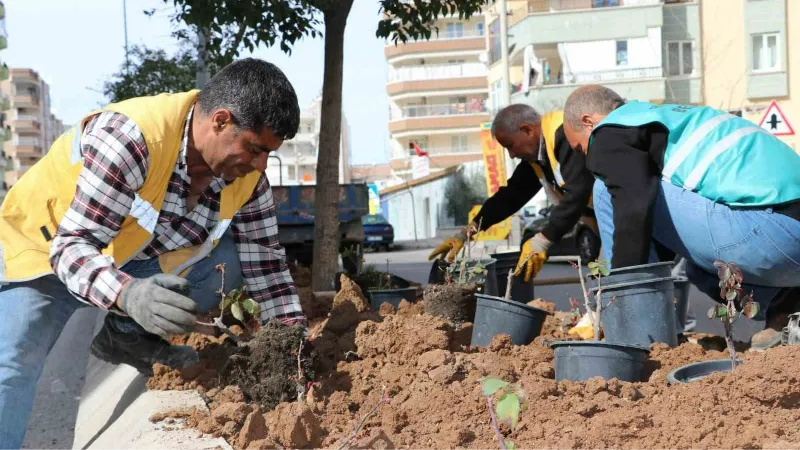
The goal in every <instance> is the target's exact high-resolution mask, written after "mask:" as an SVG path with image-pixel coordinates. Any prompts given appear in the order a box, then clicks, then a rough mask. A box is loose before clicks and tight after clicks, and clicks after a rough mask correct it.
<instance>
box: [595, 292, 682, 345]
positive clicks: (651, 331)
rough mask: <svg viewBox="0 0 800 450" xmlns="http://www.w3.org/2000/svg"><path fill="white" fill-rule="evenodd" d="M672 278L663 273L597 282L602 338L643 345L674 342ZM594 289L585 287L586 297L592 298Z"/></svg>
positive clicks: (676, 338)
mask: <svg viewBox="0 0 800 450" xmlns="http://www.w3.org/2000/svg"><path fill="white" fill-rule="evenodd" d="M674 279H675V277H666V278H655V279H649V280H641V281H629V282H627V283H618V284H612V285H606V284H601V288H602V290H603V293H602V300H601V301H602V304H603V310H602V312H601V313H600V321H601V323H602V326H603V335H604V336H605V339H606V341H607V342H613V343H617V344H629V345H637V346H640V347H646V348H649V347H650V344H652V343H654V342H663V343H665V344H667V345H669V346H670V347H675V346H677V345H678V331H677V327H676V326H675V299H674V292H675V289H674V287H673V280H674ZM597 289H598V288H596V287H594V288H592V289H589V296H590V298H592V299H593V298H595V293H596V292H597ZM590 306H591V305H590Z"/></svg>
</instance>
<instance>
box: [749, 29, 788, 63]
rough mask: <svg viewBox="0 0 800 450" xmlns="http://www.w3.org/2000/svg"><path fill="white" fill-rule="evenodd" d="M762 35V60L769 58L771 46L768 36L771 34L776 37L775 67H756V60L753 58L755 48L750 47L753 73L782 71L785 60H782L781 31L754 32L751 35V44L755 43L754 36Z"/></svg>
mask: <svg viewBox="0 0 800 450" xmlns="http://www.w3.org/2000/svg"><path fill="white" fill-rule="evenodd" d="M759 36H760V37H761V58H762V62H765V61H764V60H765V59H766V58H767V56H766V55H767V51H768V50H769V47H768V46H767V42H768V38H769V37H770V36H774V37H775V67H769V68H761V69H756V62H755V60H754V59H753V50H754V48H750V56H749V58H750V67H751V71H752V72H753V73H770V72H780V71H781V70H783V69H782V67H783V65H782V64H783V62H782V61H781V33H780V32H771V33H753V34H751V35H750V45H751V46H752V45H753V38H755V37H759Z"/></svg>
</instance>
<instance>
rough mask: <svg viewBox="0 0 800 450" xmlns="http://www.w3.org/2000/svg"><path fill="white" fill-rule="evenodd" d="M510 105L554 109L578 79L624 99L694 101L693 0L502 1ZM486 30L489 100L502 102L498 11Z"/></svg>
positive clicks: (698, 59)
mask: <svg viewBox="0 0 800 450" xmlns="http://www.w3.org/2000/svg"><path fill="white" fill-rule="evenodd" d="M506 5H507V6H506V9H507V11H508V14H509V15H508V48H509V56H508V57H509V66H510V84H511V86H510V87H509V89H510V90H511V103H526V104H529V105H532V106H533V107H535V108H537V110H539V111H540V112H543V113H544V112H548V111H552V110H555V109H561V108H563V106H564V103H565V102H566V99H567V97H568V96H569V94H570V93H571V92H572V91H573V90H575V89H576V88H577V87H578V86H580V85H583V84H602V85H605V86H607V87H609V88H611V89H614V90H615V91H616V92H618V93H619V94H620V95H622V96H623V97H625V98H630V99H638V100H644V101H651V102H656V103H660V102H677V103H693V104H699V103H702V101H703V97H702V89H701V79H702V76H701V75H702V73H701V67H702V65H703V64H702V63H703V62H702V52H700V51H699V49H701V48H702V40H701V24H700V9H699V8H700V7H699V3H698V1H697V0H508V1H507V2H506ZM485 18H486V23H487V29H488V31H489V47H488V63H489V69H488V77H487V78H488V79H487V81H488V83H489V89H490V97H491V100H490V104H491V105H492V109H493V110H497V109H499V107H501V106H503V105H502V100H503V95H502V94H503V91H502V89H503V72H502V64H501V54H500V33H499V16H498V14H497V5H496V4H493V5H491V7H490V8H488V9H487V11H486V13H485Z"/></svg>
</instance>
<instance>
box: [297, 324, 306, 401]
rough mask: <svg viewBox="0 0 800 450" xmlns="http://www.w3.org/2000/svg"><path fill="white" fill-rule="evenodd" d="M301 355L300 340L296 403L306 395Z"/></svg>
mask: <svg viewBox="0 0 800 450" xmlns="http://www.w3.org/2000/svg"><path fill="white" fill-rule="evenodd" d="M302 355H303V339H302V338H301V339H300V348H298V349H297V401H298V402H302V401H303V400H302V398H303V396H304V395H305V393H306V386H305V383H303V380H304V379H305V375H303V366H302V365H301V361H302V359H301V356H302Z"/></svg>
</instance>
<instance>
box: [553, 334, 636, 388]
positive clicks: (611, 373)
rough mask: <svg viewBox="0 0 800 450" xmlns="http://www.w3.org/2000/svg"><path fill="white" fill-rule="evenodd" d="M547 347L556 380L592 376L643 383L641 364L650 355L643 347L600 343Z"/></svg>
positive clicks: (574, 342) (580, 379)
mask: <svg viewBox="0 0 800 450" xmlns="http://www.w3.org/2000/svg"><path fill="white" fill-rule="evenodd" d="M550 347H551V348H552V349H553V350H554V353H555V372H556V380H570V381H586V380H588V379H589V378H593V377H601V378H603V379H605V380H610V379H612V378H616V379H618V380H620V381H629V382H639V381H644V379H643V377H644V373H643V372H644V362H645V361H646V360H647V356H648V355H649V354H650V350H649V349H648V348H646V347H640V346H636V345H625V344H613V343H610V342H602V341H556V342H553V343H551V344H550Z"/></svg>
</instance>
